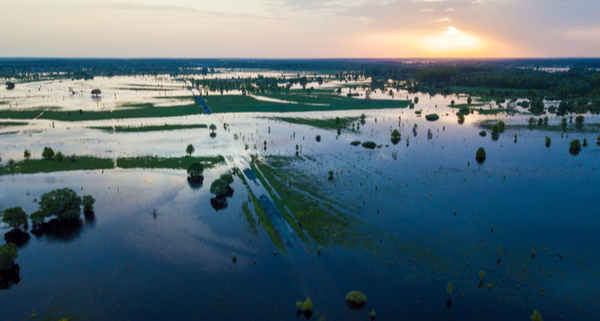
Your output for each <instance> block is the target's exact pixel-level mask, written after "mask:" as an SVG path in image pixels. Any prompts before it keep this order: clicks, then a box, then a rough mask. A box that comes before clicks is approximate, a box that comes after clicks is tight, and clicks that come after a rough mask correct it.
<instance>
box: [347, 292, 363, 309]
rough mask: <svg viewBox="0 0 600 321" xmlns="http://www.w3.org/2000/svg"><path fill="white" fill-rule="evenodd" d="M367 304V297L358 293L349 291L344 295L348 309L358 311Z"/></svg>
mask: <svg viewBox="0 0 600 321" xmlns="http://www.w3.org/2000/svg"><path fill="white" fill-rule="evenodd" d="M366 304H367V297H366V296H365V295H364V294H363V293H362V292H360V291H350V292H349V293H348V294H346V305H347V306H348V307H349V308H350V309H356V310H360V309H362V308H364V307H365V305H366Z"/></svg>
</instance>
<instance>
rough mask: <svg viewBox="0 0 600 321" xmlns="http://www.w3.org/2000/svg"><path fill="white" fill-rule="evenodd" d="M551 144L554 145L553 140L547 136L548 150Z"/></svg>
mask: <svg viewBox="0 0 600 321" xmlns="http://www.w3.org/2000/svg"><path fill="white" fill-rule="evenodd" d="M550 144H552V140H551V139H550V137H548V136H546V148H548V147H550Z"/></svg>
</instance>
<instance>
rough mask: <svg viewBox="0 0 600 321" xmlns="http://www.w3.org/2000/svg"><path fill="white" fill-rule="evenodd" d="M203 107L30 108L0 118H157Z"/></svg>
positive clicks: (196, 111)
mask: <svg viewBox="0 0 600 321" xmlns="http://www.w3.org/2000/svg"><path fill="white" fill-rule="evenodd" d="M202 113H203V111H202V108H200V106H199V105H185V106H173V107H154V106H153V105H152V104H140V105H137V106H134V105H131V106H130V107H128V108H127V109H117V110H114V111H84V112H83V113H82V114H79V111H66V110H55V109H52V110H48V109H30V110H12V109H11V110H2V111H0V119H34V118H36V117H38V116H39V118H40V119H49V120H60V121H88V120H105V119H125V118H156V117H175V116H187V115H198V114H202Z"/></svg>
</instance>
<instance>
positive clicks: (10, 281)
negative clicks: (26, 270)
mask: <svg viewBox="0 0 600 321" xmlns="http://www.w3.org/2000/svg"><path fill="white" fill-rule="evenodd" d="M20 271H21V268H20V267H19V264H13V266H12V267H11V268H10V269H4V270H1V269H0V291H1V290H8V289H10V288H11V287H12V286H13V285H17V284H19V282H21V276H19V272H20Z"/></svg>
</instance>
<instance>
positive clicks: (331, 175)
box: [327, 171, 335, 181]
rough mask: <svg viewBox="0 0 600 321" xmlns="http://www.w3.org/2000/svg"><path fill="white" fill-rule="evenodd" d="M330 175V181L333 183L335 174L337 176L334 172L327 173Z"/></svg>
mask: <svg viewBox="0 0 600 321" xmlns="http://www.w3.org/2000/svg"><path fill="white" fill-rule="evenodd" d="M327 173H328V174H329V180H330V181H332V180H333V174H335V172H334V171H328V172H327Z"/></svg>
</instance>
